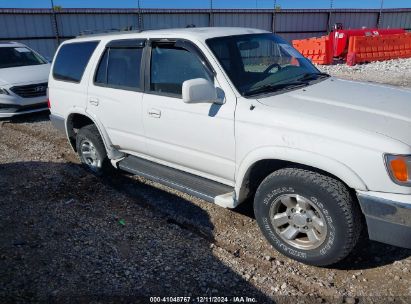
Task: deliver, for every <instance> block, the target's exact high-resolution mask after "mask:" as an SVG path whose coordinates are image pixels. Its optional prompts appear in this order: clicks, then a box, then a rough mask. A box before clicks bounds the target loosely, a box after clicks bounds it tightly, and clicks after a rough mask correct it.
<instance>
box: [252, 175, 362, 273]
mask: <svg viewBox="0 0 411 304" xmlns="http://www.w3.org/2000/svg"><path fill="white" fill-rule="evenodd" d="M254 212H255V216H256V219H257V223H258V225H259V227H260V229H261V231H262V233H263V234H264V236H265V237H266V238H267V240H268V241H269V243H270V244H271V245H272V246H273V247H274V248H275V249H276V250H278V251H279V252H281V253H282V254H284V255H286V256H288V257H290V258H292V259H294V260H297V261H300V262H302V263H304V264H308V265H314V266H327V265H331V264H335V263H337V262H339V261H341V260H342V259H344V258H345V257H346V256H347V255H348V254H349V253H350V252H351V251H352V249H353V248H354V246H355V245H356V243H357V241H358V239H359V236H360V233H361V230H362V221H361V211H360V209H359V207H358V204H357V203H356V202H355V201H354V199H353V198H352V196H351V194H350V192H349V190H348V189H347V187H346V186H345V185H344V184H343V183H342V182H340V181H338V180H336V179H334V178H332V177H329V176H325V175H322V174H319V173H316V172H312V171H308V170H304V169H298V168H285V169H281V170H278V171H276V172H274V173H272V174H270V175H269V176H268V177H266V178H265V179H264V180H263V182H262V183H261V184H260V186H259V187H258V189H257V192H256V194H255V198H254Z"/></svg>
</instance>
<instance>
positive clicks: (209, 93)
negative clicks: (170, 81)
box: [183, 78, 222, 104]
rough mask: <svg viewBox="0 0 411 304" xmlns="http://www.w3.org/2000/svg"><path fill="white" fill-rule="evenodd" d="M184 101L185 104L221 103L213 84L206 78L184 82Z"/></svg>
mask: <svg viewBox="0 0 411 304" xmlns="http://www.w3.org/2000/svg"><path fill="white" fill-rule="evenodd" d="M183 101H184V102H185V103H219V104H222V101H221V100H219V99H218V98H217V90H216V88H215V87H214V85H213V83H212V82H211V81H209V80H207V79H204V78H196V79H190V80H186V81H184V82H183Z"/></svg>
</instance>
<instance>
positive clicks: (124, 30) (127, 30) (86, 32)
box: [77, 26, 143, 37]
mask: <svg viewBox="0 0 411 304" xmlns="http://www.w3.org/2000/svg"><path fill="white" fill-rule="evenodd" d="M142 31H143V30H141V29H139V30H133V27H132V26H127V27H125V28H122V29H108V30H84V31H81V32H80V34H79V35H78V36H77V37H90V36H101V35H110V34H113V33H124V34H128V33H141V32H142Z"/></svg>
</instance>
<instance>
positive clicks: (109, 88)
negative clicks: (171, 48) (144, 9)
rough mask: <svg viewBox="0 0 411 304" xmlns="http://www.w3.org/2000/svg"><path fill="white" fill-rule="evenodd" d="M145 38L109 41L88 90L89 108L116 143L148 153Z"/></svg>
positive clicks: (121, 147)
mask: <svg viewBox="0 0 411 304" xmlns="http://www.w3.org/2000/svg"><path fill="white" fill-rule="evenodd" d="M145 43H146V40H145V39H122V40H113V41H111V42H109V43H108V44H107V45H106V47H105V49H104V52H102V55H101V57H100V60H99V62H98V63H97V66H96V69H95V73H94V75H93V79H92V81H91V82H90V85H89V90H88V102H87V112H88V113H90V114H91V115H93V116H94V117H95V118H96V119H97V120H99V122H100V123H101V124H102V125H103V126H104V128H105V130H106V132H107V134H108V136H109V138H110V140H111V142H112V144H113V146H114V147H115V148H116V149H118V150H121V151H125V152H139V153H145V152H146V146H145V140H144V130H143V123H142V106H143V105H142V98H143V93H142V92H143V78H144V77H142V68H141V66H142V61H143V60H142V57H143V53H144V52H143V50H144V46H145Z"/></svg>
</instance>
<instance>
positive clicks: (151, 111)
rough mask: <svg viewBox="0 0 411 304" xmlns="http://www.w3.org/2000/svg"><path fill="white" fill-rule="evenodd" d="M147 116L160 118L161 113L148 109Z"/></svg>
mask: <svg viewBox="0 0 411 304" xmlns="http://www.w3.org/2000/svg"><path fill="white" fill-rule="evenodd" d="M148 115H150V116H151V117H153V118H160V117H161V111H160V110H157V109H150V110H148Z"/></svg>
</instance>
